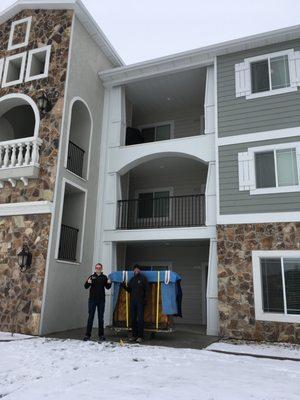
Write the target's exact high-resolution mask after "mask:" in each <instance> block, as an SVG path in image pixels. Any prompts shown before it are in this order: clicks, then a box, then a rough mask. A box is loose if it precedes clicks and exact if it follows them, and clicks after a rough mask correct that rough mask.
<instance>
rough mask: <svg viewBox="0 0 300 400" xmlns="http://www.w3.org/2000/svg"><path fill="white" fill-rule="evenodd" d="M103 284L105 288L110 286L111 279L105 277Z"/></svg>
mask: <svg viewBox="0 0 300 400" xmlns="http://www.w3.org/2000/svg"><path fill="white" fill-rule="evenodd" d="M104 286H105V287H106V289H110V288H111V280H110V279H108V278H107V277H106V281H105V285H104Z"/></svg>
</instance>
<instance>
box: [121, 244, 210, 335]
mask: <svg viewBox="0 0 300 400" xmlns="http://www.w3.org/2000/svg"><path fill="white" fill-rule="evenodd" d="M116 252H117V268H118V269H119V270H124V269H131V268H132V266H133V265H134V264H138V265H139V266H140V269H141V270H161V271H165V270H172V271H174V272H177V273H178V274H179V275H180V276H181V278H182V280H181V287H182V292H183V299H182V315H183V317H182V318H177V317H176V318H175V325H182V324H184V325H188V326H189V327H190V328H191V329H194V330H197V331H198V332H200V331H201V330H202V331H206V321H207V315H206V313H207V301H206V292H207V276H208V264H209V241H208V240H195V241H190V240H185V241H184V240H180V241H179V240H178V241H175V240H173V241H168V240H164V241H153V242H145V241H141V242H134V243H132V242H127V243H118V244H117V247H116Z"/></svg>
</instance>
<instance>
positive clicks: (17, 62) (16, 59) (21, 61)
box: [2, 53, 26, 87]
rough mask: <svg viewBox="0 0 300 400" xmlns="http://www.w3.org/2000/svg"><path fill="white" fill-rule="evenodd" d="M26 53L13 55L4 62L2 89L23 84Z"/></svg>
mask: <svg viewBox="0 0 300 400" xmlns="http://www.w3.org/2000/svg"><path fill="white" fill-rule="evenodd" d="M25 62H26V53H21V54H15V55H13V56H10V57H7V58H6V60H5V66H4V74H3V81H2V87H7V86H11V85H18V84H20V83H22V82H23V77H24V70H25Z"/></svg>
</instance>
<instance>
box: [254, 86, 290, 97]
mask: <svg viewBox="0 0 300 400" xmlns="http://www.w3.org/2000/svg"><path fill="white" fill-rule="evenodd" d="M297 90H298V88H297V86H296V87H295V86H287V87H285V88H279V89H272V90H267V91H265V92H258V93H251V94H249V95H247V96H246V99H247V100H251V99H257V98H260V97H267V96H273V95H275V94H284V93H290V92H296V91H297Z"/></svg>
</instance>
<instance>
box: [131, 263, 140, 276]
mask: <svg viewBox="0 0 300 400" xmlns="http://www.w3.org/2000/svg"><path fill="white" fill-rule="evenodd" d="M140 272H141V270H140V266H139V265H138V264H135V265H134V266H133V273H134V275H137V274H139V273H140Z"/></svg>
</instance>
